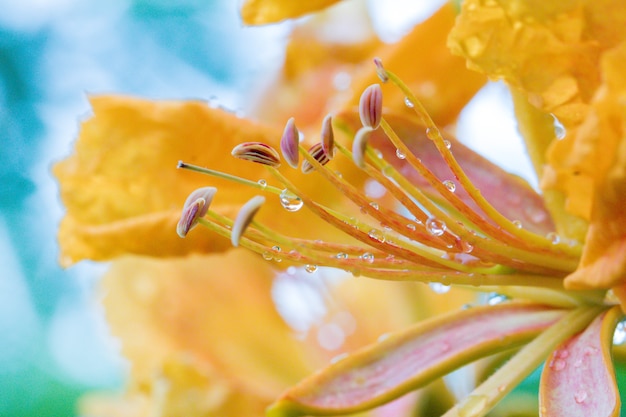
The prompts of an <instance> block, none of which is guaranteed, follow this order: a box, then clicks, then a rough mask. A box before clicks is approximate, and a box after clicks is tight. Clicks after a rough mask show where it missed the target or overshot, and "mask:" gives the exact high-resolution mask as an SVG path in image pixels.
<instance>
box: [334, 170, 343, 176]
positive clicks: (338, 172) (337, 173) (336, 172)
mask: <svg viewBox="0 0 626 417" xmlns="http://www.w3.org/2000/svg"><path fill="white" fill-rule="evenodd" d="M335 175H336V176H337V177H338V178H343V174H342V173H341V171H335Z"/></svg>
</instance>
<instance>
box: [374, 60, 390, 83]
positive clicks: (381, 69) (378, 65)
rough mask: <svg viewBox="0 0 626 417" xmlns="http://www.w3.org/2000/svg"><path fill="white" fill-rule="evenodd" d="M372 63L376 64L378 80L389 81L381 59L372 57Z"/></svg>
mask: <svg viewBox="0 0 626 417" xmlns="http://www.w3.org/2000/svg"><path fill="white" fill-rule="evenodd" d="M374 64H375V65H376V75H378V78H380V81H382V82H384V83H386V82H387V81H389V75H388V74H387V70H386V69H385V67H383V61H381V60H380V58H374Z"/></svg>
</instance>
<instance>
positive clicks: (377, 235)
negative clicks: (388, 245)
mask: <svg viewBox="0 0 626 417" xmlns="http://www.w3.org/2000/svg"><path fill="white" fill-rule="evenodd" d="M367 235H368V236H369V237H371V238H372V239H374V240H377V241H379V242H380V243H385V235H384V234H383V232H381V231H380V230H378V229H372V230H370V231H369V232H368V233H367Z"/></svg>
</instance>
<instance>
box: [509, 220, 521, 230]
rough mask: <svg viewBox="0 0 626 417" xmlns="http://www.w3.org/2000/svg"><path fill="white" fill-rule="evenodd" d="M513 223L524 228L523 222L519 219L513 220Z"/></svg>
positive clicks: (519, 227)
mask: <svg viewBox="0 0 626 417" xmlns="http://www.w3.org/2000/svg"><path fill="white" fill-rule="evenodd" d="M511 223H513V225H514V226H515V227H517V228H518V229H521V228H522V222H520V221H519V220H513V221H512V222H511Z"/></svg>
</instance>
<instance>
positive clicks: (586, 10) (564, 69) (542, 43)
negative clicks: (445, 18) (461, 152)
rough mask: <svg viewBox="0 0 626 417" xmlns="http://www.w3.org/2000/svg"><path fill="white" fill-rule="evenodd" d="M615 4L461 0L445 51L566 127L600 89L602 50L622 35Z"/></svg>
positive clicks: (624, 13) (621, 16)
mask: <svg viewBox="0 0 626 417" xmlns="http://www.w3.org/2000/svg"><path fill="white" fill-rule="evenodd" d="M622 6H623V4H622V2H621V1H619V0H603V1H595V0H586V1H582V2H578V1H558V2H545V1H538V0H537V1H525V0H508V1H503V2H482V1H478V0H471V1H465V2H463V6H462V12H461V14H460V17H459V19H458V21H457V25H456V26H455V28H454V30H453V31H452V33H451V35H450V42H449V44H450V47H451V48H452V51H453V52H454V53H455V54H458V55H461V56H464V57H465V58H467V60H468V66H470V68H472V69H475V70H478V71H481V72H483V73H485V74H487V75H488V76H490V77H492V78H499V79H504V80H506V81H507V82H508V83H509V84H510V85H512V86H515V87H518V88H520V89H522V90H524V91H525V92H526V94H527V95H528V97H529V99H530V101H531V103H533V104H534V105H536V106H537V107H539V108H541V109H543V110H544V111H546V112H550V113H554V114H555V115H556V116H557V117H558V118H559V119H560V121H561V122H562V123H563V124H564V125H565V126H566V127H568V128H569V127H571V126H574V125H576V124H578V123H579V122H580V121H581V120H582V118H583V117H584V116H585V113H586V110H587V104H588V102H589V100H590V99H591V97H592V96H593V94H594V92H595V89H596V88H597V87H598V85H599V80H600V77H599V68H598V59H599V57H600V56H601V53H602V51H604V50H606V49H607V48H611V47H613V46H614V45H615V44H617V43H618V42H620V41H621V40H623V39H624V38H625V37H626V31H624V30H623V28H624V25H625V24H626V10H625V9H624V8H623V7H622Z"/></svg>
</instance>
